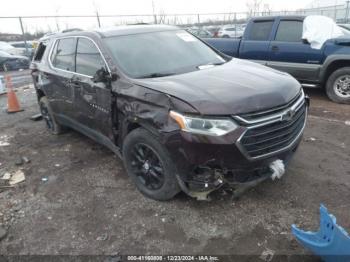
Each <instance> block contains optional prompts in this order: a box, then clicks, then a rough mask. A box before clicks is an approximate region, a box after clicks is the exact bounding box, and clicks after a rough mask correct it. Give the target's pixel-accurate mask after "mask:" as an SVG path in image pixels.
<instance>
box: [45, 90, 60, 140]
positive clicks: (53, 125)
mask: <svg viewBox="0 0 350 262" xmlns="http://www.w3.org/2000/svg"><path fill="white" fill-rule="evenodd" d="M39 106H40V112H41V115H42V117H43V119H44V121H45V124H46V127H47V129H48V130H49V131H50V132H51V133H52V134H54V135H59V134H61V133H63V131H64V127H63V126H62V125H60V124H59V123H57V121H56V119H55V117H54V115H53V114H52V110H51V107H50V104H49V101H48V100H47V98H46V97H45V96H43V97H42V98H40V101H39Z"/></svg>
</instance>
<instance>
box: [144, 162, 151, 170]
mask: <svg viewBox="0 0 350 262" xmlns="http://www.w3.org/2000/svg"><path fill="white" fill-rule="evenodd" d="M143 168H144V169H145V170H146V171H148V170H149V169H150V166H149V163H148V160H146V162H145V163H144V164H143Z"/></svg>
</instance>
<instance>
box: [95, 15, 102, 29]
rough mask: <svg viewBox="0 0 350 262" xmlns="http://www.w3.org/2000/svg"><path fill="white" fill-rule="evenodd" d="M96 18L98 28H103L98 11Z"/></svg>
mask: <svg viewBox="0 0 350 262" xmlns="http://www.w3.org/2000/svg"><path fill="white" fill-rule="evenodd" d="M96 18H97V24H98V27H99V28H100V27H101V21H100V16H99V15H98V11H96Z"/></svg>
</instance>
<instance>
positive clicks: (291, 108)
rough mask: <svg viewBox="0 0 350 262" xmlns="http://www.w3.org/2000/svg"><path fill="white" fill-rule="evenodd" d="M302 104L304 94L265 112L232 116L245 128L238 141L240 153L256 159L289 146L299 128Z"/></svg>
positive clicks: (302, 117)
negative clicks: (246, 115) (241, 150)
mask: <svg viewBox="0 0 350 262" xmlns="http://www.w3.org/2000/svg"><path fill="white" fill-rule="evenodd" d="M306 107H307V105H306V103H305V98H304V94H301V95H300V96H298V98H297V99H296V100H295V99H293V102H292V103H288V104H287V106H284V107H280V108H278V109H277V110H269V111H268V112H269V114H266V113H265V112H258V113H256V114H250V115H249V117H243V116H236V117H235V119H236V120H238V121H239V122H240V123H241V124H242V125H244V126H246V127H247V130H246V132H245V133H244V134H243V136H242V137H241V139H240V141H239V143H240V145H241V147H242V149H243V151H244V153H245V154H247V155H248V156H249V157H251V158H259V157H263V156H266V155H271V154H273V153H275V152H280V151H281V150H283V149H286V148H288V147H290V146H292V144H293V143H294V142H295V141H296V140H297V138H298V137H299V136H300V135H301V133H302V131H303V128H304V125H305V120H306V111H307V108H306Z"/></svg>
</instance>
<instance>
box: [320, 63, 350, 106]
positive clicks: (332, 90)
mask: <svg viewBox="0 0 350 262" xmlns="http://www.w3.org/2000/svg"><path fill="white" fill-rule="evenodd" d="M326 91H327V95H328V97H329V98H330V99H331V100H332V101H334V102H336V103H341V104H350V67H343V68H340V69H338V70H336V71H334V72H333V73H332V74H331V75H330V77H329V78H328V80H327V83H326Z"/></svg>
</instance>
